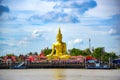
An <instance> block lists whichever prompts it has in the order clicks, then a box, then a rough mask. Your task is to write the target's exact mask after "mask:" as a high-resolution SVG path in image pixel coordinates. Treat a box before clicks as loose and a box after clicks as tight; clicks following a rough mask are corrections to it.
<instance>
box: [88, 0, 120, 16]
mask: <svg viewBox="0 0 120 80" xmlns="http://www.w3.org/2000/svg"><path fill="white" fill-rule="evenodd" d="M96 2H97V7H95V8H93V9H90V10H88V11H87V12H86V15H90V16H94V17H99V18H109V17H110V16H113V15H116V14H120V9H119V4H120V1H119V0H109V1H108V0H96Z"/></svg>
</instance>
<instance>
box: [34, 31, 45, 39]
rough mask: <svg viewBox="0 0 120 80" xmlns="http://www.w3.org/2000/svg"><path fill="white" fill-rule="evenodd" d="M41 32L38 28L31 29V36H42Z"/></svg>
mask: <svg viewBox="0 0 120 80" xmlns="http://www.w3.org/2000/svg"><path fill="white" fill-rule="evenodd" d="M42 32H43V31H42V30H38V29H36V30H33V32H32V37H33V38H37V37H41V36H42Z"/></svg>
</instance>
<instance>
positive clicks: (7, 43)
mask: <svg viewBox="0 0 120 80" xmlns="http://www.w3.org/2000/svg"><path fill="white" fill-rule="evenodd" d="M0 44H3V45H8V46H15V44H14V43H11V42H5V41H2V42H0Z"/></svg>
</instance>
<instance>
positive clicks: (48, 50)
mask: <svg viewBox="0 0 120 80" xmlns="http://www.w3.org/2000/svg"><path fill="white" fill-rule="evenodd" d="M42 51H43V53H44V54H45V56H46V55H48V54H50V53H51V52H52V49H49V48H45V49H43V50H42Z"/></svg>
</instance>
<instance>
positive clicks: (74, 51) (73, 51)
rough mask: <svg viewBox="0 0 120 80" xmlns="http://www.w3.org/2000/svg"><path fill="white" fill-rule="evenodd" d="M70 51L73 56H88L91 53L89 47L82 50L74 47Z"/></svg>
mask: <svg viewBox="0 0 120 80" xmlns="http://www.w3.org/2000/svg"><path fill="white" fill-rule="evenodd" d="M69 53H70V55H71V56H78V55H83V56H87V55H89V50H88V49H86V50H80V49H76V48H73V49H71V50H69Z"/></svg>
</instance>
